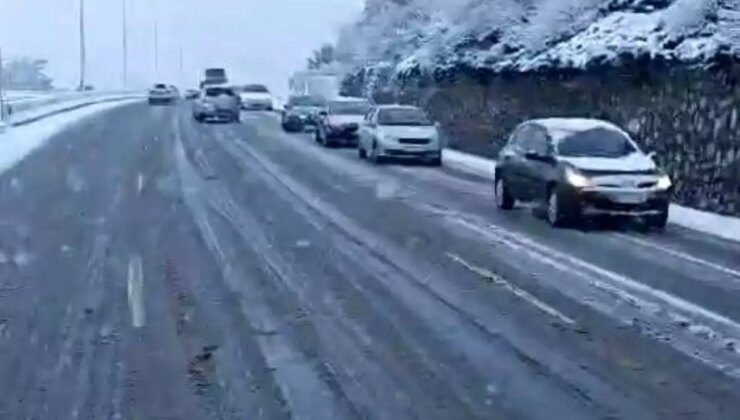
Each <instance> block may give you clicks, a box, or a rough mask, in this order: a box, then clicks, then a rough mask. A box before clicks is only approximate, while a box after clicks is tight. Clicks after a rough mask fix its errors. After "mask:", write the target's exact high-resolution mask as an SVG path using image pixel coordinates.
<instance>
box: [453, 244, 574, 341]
mask: <svg viewBox="0 0 740 420" xmlns="http://www.w3.org/2000/svg"><path fill="white" fill-rule="evenodd" d="M446 255H447V257H448V258H449V259H451V260H452V261H454V262H456V263H458V264H460V265H461V266H463V267H465V268H467V269H468V270H470V271H472V272H473V273H475V274H477V275H478V276H480V277H481V278H483V279H485V280H486V281H490V282H492V283H494V284H496V285H497V286H500V287H502V288H504V289H506V290H508V291H509V292H511V293H512V294H513V295H514V296H516V297H518V298H520V299H523V300H524V301H526V302H529V303H530V304H532V305H533V306H534V307H535V308H537V309H539V310H541V311H542V312H544V313H546V314H547V315H549V316H551V317H553V318H557V319H558V320H560V321H561V322H562V323H564V324H567V325H571V326H572V325H575V324H576V321H574V320H573V318H571V317H569V316H567V315H565V314H563V313H562V312H560V311H558V310H557V309H555V308H553V307H552V306H550V305H548V304H546V303H545V302H543V301H541V300H539V299H537V298H536V297H535V296H533V295H531V294H530V293H529V292H527V291H525V290H522V289H520V288H519V287H517V286H515V285H513V284H511V283H509V282H508V281H506V280H505V279H504V278H503V277H501V276H499V275H498V274H496V273H493V272H491V271H490V270H487V269H485V268H483V267H478V266H476V265H474V264H472V263H470V262H468V261H465V260H464V259H463V258H462V257H460V256H459V255H457V254H453V253H451V252H447V253H446Z"/></svg>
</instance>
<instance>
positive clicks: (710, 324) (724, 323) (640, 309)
mask: <svg viewBox="0 0 740 420" xmlns="http://www.w3.org/2000/svg"><path fill="white" fill-rule="evenodd" d="M448 220H449V221H451V222H454V223H456V224H457V225H458V226H461V227H464V228H466V229H469V230H470V231H471V232H474V233H475V234H476V235H480V236H483V237H485V238H486V239H488V240H491V241H494V242H495V243H500V244H502V245H504V246H508V247H511V248H512V249H515V250H518V251H521V252H523V253H525V254H526V255H528V256H529V257H530V258H533V259H536V260H537V261H539V262H541V263H544V264H546V265H549V266H551V267H553V268H554V269H556V270H558V271H561V272H563V273H567V274H569V275H570V276H571V277H568V276H566V277H564V278H563V279H562V280H564V281H567V282H568V284H557V285H555V286H554V287H557V288H559V290H561V291H562V292H563V293H564V294H566V295H568V296H570V297H571V298H572V299H575V300H576V301H580V302H582V303H584V304H586V305H588V306H590V307H592V308H594V309H595V310H597V311H599V312H601V313H603V314H605V315H607V316H609V317H612V318H614V319H616V320H617V321H621V322H623V323H624V324H625V325H632V324H634V322H635V321H636V320H637V321H640V319H641V318H640V317H641V316H647V323H646V324H644V325H647V326H649V329H648V330H647V332H648V335H652V333H651V332H650V331H653V332H655V331H657V332H659V333H660V334H661V335H664V336H668V337H671V340H670V341H669V343H670V344H671V345H672V346H673V347H674V348H675V349H676V350H678V351H680V352H682V353H683V354H685V355H687V356H690V357H692V358H694V359H696V360H699V361H700V362H702V363H704V364H707V365H709V366H712V367H713V368H716V369H718V370H719V371H721V372H723V373H725V374H727V375H729V376H731V377H734V378H740V360H739V359H738V354H740V349H738V348H737V347H736V346H735V344H734V343H736V342H740V339H739V337H740V325H738V324H737V323H735V322H734V321H733V320H731V319H729V318H727V317H724V316H722V315H720V314H717V313H714V312H712V311H710V310H708V309H705V308H703V307H701V306H698V305H696V304H693V303H691V302H688V301H685V300H683V299H681V298H679V297H676V296H673V295H671V294H669V293H667V292H665V291H662V290H655V289H653V288H651V287H649V286H647V285H644V284H641V283H637V281H636V280H633V279H630V278H627V277H624V276H621V275H619V274H617V273H613V272H610V271H608V270H605V269H602V268H600V267H596V266H593V265H592V264H590V263H587V262H585V261H580V260H578V259H577V258H574V257H571V256H568V255H566V254H562V253H560V252H558V251H555V250H551V249H550V251H551V252H548V251H547V250H548V249H549V248H547V247H545V246H543V245H539V244H537V243H534V242H532V241H530V240H528V239H527V238H524V237H519V235H517V234H513V233H512V234H510V235H509V232H505V231H503V230H502V229H500V228H498V227H496V226H488V225H487V226H486V227H482V226H478V224H477V223H473V222H469V221H466V220H463V219H462V218H454V219H448ZM548 254H549V255H548ZM576 278H581V279H583V280H586V282H587V283H586V284H579V283H577V282H571V280H575V279H576ZM601 279H604V280H607V281H603V280H601ZM597 290H598V291H599V292H596V291H597ZM595 292H596V293H595ZM604 292H605V293H607V294H608V295H612V296H613V297H612V298H607V299H604V297H607V296H608V295H607V296H603V295H602V293H604ZM613 299H616V300H613ZM620 301H621V303H620ZM634 311H637V312H636V313H635V312H634ZM636 315H637V316H636ZM679 327H680V328H679ZM684 328H685V330H684Z"/></svg>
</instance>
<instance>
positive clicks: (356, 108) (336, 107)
mask: <svg viewBox="0 0 740 420" xmlns="http://www.w3.org/2000/svg"><path fill="white" fill-rule="evenodd" d="M368 112H370V104H369V103H368V102H364V101H336V102H332V103H330V104H329V113H330V114H334V115H365V114H367V113H368Z"/></svg>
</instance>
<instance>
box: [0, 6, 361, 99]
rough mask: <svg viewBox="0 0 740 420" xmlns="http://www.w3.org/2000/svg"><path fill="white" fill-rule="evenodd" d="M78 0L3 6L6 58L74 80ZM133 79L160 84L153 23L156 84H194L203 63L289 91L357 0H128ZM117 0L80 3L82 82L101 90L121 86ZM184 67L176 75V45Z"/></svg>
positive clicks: (0, 34) (0, 24) (353, 12)
mask: <svg viewBox="0 0 740 420" xmlns="http://www.w3.org/2000/svg"><path fill="white" fill-rule="evenodd" d="M78 1H79V0H0V46H1V47H2V48H3V53H4V55H5V56H6V58H7V57H8V56H15V55H28V56H34V57H43V58H46V59H48V60H49V62H50V69H49V73H50V75H51V76H52V77H53V78H54V81H55V85H56V86H58V87H70V86H74V85H75V84H76V83H77V79H78V50H79V49H78V37H77V33H78V26H77V18H78V14H77V4H78ZM126 1H127V4H128V17H129V19H128V28H129V80H130V81H131V83H132V84H137V85H146V84H149V83H151V82H153V81H154V80H155V79H157V77H156V74H155V64H154V30H153V28H154V22H155V21H156V22H158V25H157V26H158V32H159V79H160V80H162V81H171V82H173V83H178V84H182V83H183V82H186V83H188V84H193V85H194V84H195V83H196V80H197V76H198V72H199V71H200V70H201V69H203V68H204V67H207V66H223V67H226V68H227V69H228V71H229V73H230V74H229V76H230V78H231V79H234V80H243V81H249V82H263V83H266V84H268V85H269V86H270V87H271V88H272V89H274V90H275V91H278V92H284V91H285V90H286V87H285V84H286V80H287V77H288V76H289V74H290V73H291V72H292V71H294V70H296V69H301V68H303V66H304V63H305V60H306V58H307V57H308V55H309V53H310V52H311V50H312V49H314V48H316V47H318V46H319V45H320V44H321V43H322V42H325V41H333V40H334V39H335V38H336V33H337V31H338V29H339V28H340V26H341V25H342V24H344V23H347V22H349V21H351V20H352V19H354V18H355V17H356V16H357V15H358V14H359V12H360V11H361V9H362V5H363V2H364V1H363V0H126ZM122 2H123V0H85V4H86V13H85V17H86V20H87V40H88V41H87V55H88V80H89V83H90V84H93V85H95V86H96V87H100V88H117V87H120V85H121V81H122V64H121V63H122V61H123V53H122V47H121V44H122V42H121V33H122V30H121V26H122V25H121V11H122ZM181 48H182V51H183V67H184V71H182V72H181V71H180V60H179V56H180V49H181Z"/></svg>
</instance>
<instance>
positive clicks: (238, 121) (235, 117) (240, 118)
mask: <svg viewBox="0 0 740 420" xmlns="http://www.w3.org/2000/svg"><path fill="white" fill-rule="evenodd" d="M233 122H234V123H237V124H239V123H241V122H242V117H241V115H239V114H236V115H234V119H233Z"/></svg>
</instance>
